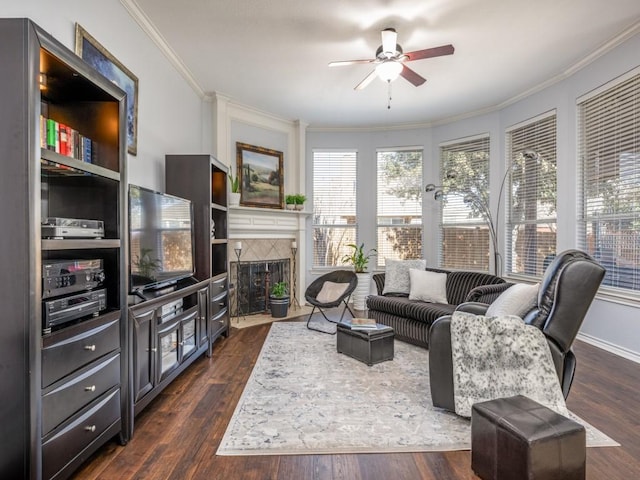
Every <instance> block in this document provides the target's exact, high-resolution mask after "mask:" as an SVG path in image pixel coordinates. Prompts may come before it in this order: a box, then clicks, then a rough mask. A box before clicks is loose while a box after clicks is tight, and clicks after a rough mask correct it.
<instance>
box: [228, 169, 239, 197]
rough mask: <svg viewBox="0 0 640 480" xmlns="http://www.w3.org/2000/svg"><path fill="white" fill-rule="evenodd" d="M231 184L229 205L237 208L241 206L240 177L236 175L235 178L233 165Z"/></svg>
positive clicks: (230, 171)
mask: <svg viewBox="0 0 640 480" xmlns="http://www.w3.org/2000/svg"><path fill="white" fill-rule="evenodd" d="M228 177H229V183H230V184H231V192H229V205H230V206H232V207H234V206H235V207H237V206H238V205H240V177H239V175H237V174H236V176H235V177H234V176H233V171H232V170H231V165H229V175H228Z"/></svg>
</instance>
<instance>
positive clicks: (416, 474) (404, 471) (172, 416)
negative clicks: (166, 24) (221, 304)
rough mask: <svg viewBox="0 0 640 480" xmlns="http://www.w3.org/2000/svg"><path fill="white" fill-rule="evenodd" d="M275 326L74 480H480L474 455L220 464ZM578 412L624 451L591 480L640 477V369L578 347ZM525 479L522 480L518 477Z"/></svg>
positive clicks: (187, 379) (201, 368)
mask: <svg viewBox="0 0 640 480" xmlns="http://www.w3.org/2000/svg"><path fill="white" fill-rule="evenodd" d="M269 327H270V326H269V325H261V326H256V327H251V328H246V329H241V330H238V329H232V332H231V335H230V337H229V338H228V339H222V340H219V341H218V342H217V343H216V344H215V346H214V355H213V357H212V358H206V357H202V358H200V359H198V360H197V361H196V362H194V364H193V365H192V366H191V367H189V368H188V369H187V370H186V371H185V372H184V373H183V374H182V375H180V376H179V377H178V378H177V379H176V380H175V381H174V382H173V383H172V384H171V385H170V386H169V387H168V388H167V389H166V390H164V391H163V392H162V393H161V394H160V395H159V396H158V398H156V399H155V400H154V401H153V402H152V403H151V404H150V405H149V406H148V407H147V408H146V410H144V411H143V412H142V413H141V414H140V415H139V416H138V417H137V418H136V422H135V432H134V436H133V439H132V440H131V441H130V442H129V444H128V445H127V446H125V447H122V446H120V445H118V444H117V443H116V442H115V441H112V442H110V443H108V444H107V445H105V446H104V447H103V448H102V449H101V450H99V451H98V452H96V453H95V454H94V456H93V457H92V458H91V459H89V460H88V461H87V462H86V463H85V464H84V465H83V467H82V468H81V469H80V470H78V471H77V472H76V475H75V476H74V478H75V479H103V480H112V479H116V478H117V479H123V480H124V479H153V480H158V479H176V480H177V479H202V480H212V479H221V480H222V479H224V480H231V479H243V480H249V479H282V480H298V479H300V480H304V479H345V480H352V479H356V480H357V479H362V480H375V479H402V480H410V479H434V480H446V479H475V478H477V477H476V476H475V475H474V474H473V472H472V471H471V454H470V452H469V451H458V452H435V453H403V454H385V455H380V454H360V455H288V456H247V457H218V456H216V454H215V452H216V450H217V447H218V444H219V443H220V440H221V438H222V436H223V434H224V432H225V429H226V427H227V422H228V421H229V419H230V417H231V415H232V413H233V411H234V409H235V406H236V402H237V401H238V399H239V398H240V395H241V393H242V390H243V388H244V385H245V383H246V381H247V379H248V378H249V374H250V373H251V370H252V368H253V365H254V364H255V361H256V359H257V356H258V353H259V352H260V348H261V347H262V344H263V342H264V339H265V337H266V335H267V332H268V330H269ZM575 352H576V355H577V358H578V368H577V373H576V378H575V381H574V384H573V387H572V390H571V394H570V395H569V399H568V401H567V404H568V407H569V409H570V410H572V411H573V412H575V413H576V414H577V415H579V416H581V417H582V418H584V419H585V420H587V421H588V422H590V423H591V424H592V425H594V426H595V427H597V428H599V429H601V430H602V431H604V432H605V433H607V434H608V435H610V436H611V437H613V438H614V439H615V440H617V441H618V442H619V443H621V444H622V446H621V447H607V448H588V449H587V478H588V479H590V480H596V479H598V480H599V479H606V480H616V479H620V480H623V479H624V480H630V479H635V478H640V428H639V427H640V425H639V424H640V417H639V412H640V395H639V390H640V365H638V364H636V363H634V362H631V361H628V360H625V359H622V358H620V357H617V356H615V355H612V354H610V353H608V352H606V351H603V350H601V349H599V348H596V347H594V346H591V345H589V344H586V343H583V342H580V341H578V342H576V345H575ZM514 480H517V479H514Z"/></svg>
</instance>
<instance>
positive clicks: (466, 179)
mask: <svg viewBox="0 0 640 480" xmlns="http://www.w3.org/2000/svg"><path fill="white" fill-rule="evenodd" d="M440 171H441V172H442V174H441V175H442V179H441V187H436V190H435V192H434V193H435V194H436V198H440V199H441V202H442V206H441V220H440V252H439V257H440V265H441V266H442V267H443V268H451V269H465V270H479V271H489V266H490V264H491V262H490V247H489V245H490V242H491V241H492V235H493V233H492V230H491V229H490V228H489V225H492V224H493V219H492V217H491V213H490V211H489V137H488V136H481V137H476V138H470V139H467V140H463V141H457V142H456V143H450V144H445V145H441V146H440Z"/></svg>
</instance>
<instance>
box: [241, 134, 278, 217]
mask: <svg viewBox="0 0 640 480" xmlns="http://www.w3.org/2000/svg"><path fill="white" fill-rule="evenodd" d="M236 161H237V170H236V172H238V173H237V174H238V175H239V180H240V205H244V206H247V207H264V208H280V209H282V208H284V172H283V154H282V152H279V151H277V150H272V149H270V148H264V147H257V146H255V145H249V144H246V143H241V142H236Z"/></svg>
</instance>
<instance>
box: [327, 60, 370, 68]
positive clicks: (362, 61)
mask: <svg viewBox="0 0 640 480" xmlns="http://www.w3.org/2000/svg"><path fill="white" fill-rule="evenodd" d="M373 62H375V59H370V60H345V61H342V62H331V63H329V66H330V67H343V66H345V65H356V64H358V63H373Z"/></svg>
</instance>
